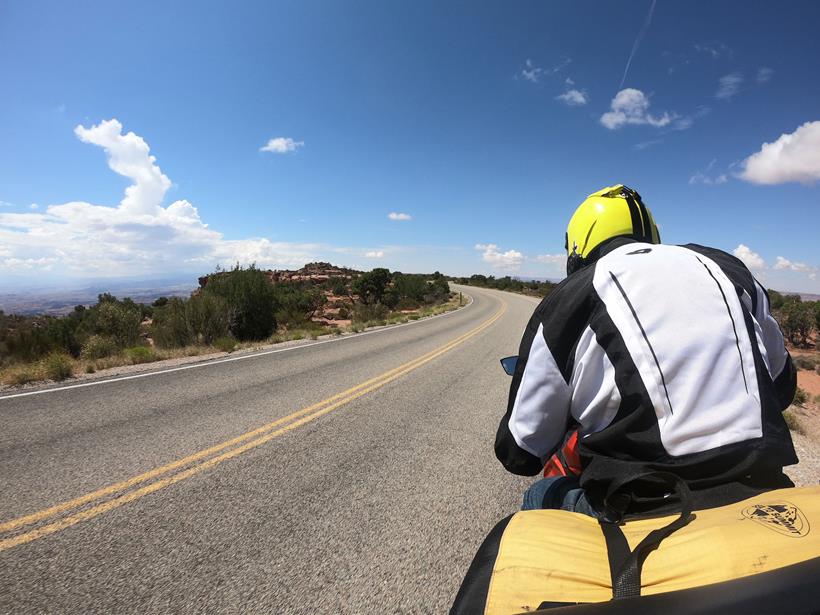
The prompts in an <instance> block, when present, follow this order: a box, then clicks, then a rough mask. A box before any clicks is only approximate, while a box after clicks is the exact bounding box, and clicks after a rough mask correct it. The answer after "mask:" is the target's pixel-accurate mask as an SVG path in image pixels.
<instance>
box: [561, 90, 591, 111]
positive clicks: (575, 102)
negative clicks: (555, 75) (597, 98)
mask: <svg viewBox="0 0 820 615" xmlns="http://www.w3.org/2000/svg"><path fill="white" fill-rule="evenodd" d="M555 100H560V101H561V102H563V103H566V104H567V105H569V106H570V107H576V106H579V105H585V104H587V103H588V102H589V98H587V94H586V92H582V91H581V90H576V89H571V90H567V91H566V92H564V93H563V94H559V95H558V96H556V97H555Z"/></svg>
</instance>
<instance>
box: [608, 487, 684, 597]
mask: <svg viewBox="0 0 820 615" xmlns="http://www.w3.org/2000/svg"><path fill="white" fill-rule="evenodd" d="M647 475H651V476H652V477H653V478H654V477H657V478H660V479H662V480H664V481H667V482H670V483H672V486H673V489H674V492H675V493H676V494H677V496H678V498H679V499H680V503H681V512H680V516H678V518H676V519H675V520H674V521H672V522H671V523H669V524H668V525H665V526H664V527H662V528H658V529H656V530H652V531H651V532H649V534H647V536H646V537H645V538H644V539H643V540H642V541H641V542H640V543H638V545H637V546H636V547H635V549H634V550H632V551H630V549H629V544H628V542H627V540H626V536H624V533H623V530H621V527H620V523H619V522H613V521H610V520H606V519H603V518H602V519H599V523H600V526H601V531H602V532H603V534H604V540H605V541H606V547H607V557H608V558H609V571H610V575H611V577H612V598H613V599H614V600H618V599H620V598H632V597H635V596H640V595H641V570H642V567H643V563H644V561H645V560H646V558H647V556H648V555H649V554H650V553H651V552H652V551H654V550H655V549H657V548H658V546H659V545H660V544H661V542H662V541H663V540H664V539H665V538H667V537H668V536H669V535H670V534H672V533H673V532H675V531H677V530H679V529H680V528H682V527H684V526H685V525H687V524H688V523H689V522H690V521H691V520H692V519H693V518H694V515H693V514H692V494H691V492H690V491H689V487H688V485H687V484H686V482H685V481H684V480H683V479H681V478H680V477H678V476H676V475H674V474H670V473H668V472H647V473H645V474H640V475H638V476H635V477H633V478H632V480H635V479H637V478H643V477H644V476H647ZM626 482H631V481H625V482H620V484H619V485H618V486H617V487H616V488H615V489H612V490H610V493H609V494H607V500H609V499H610V496H611V495H614V493H613V492H614V491H616V490H617V489H618V488H620V487H622V486H624V485H625V484H626ZM619 503H620V502H619ZM624 510H625V508H624ZM619 521H620V520H619Z"/></svg>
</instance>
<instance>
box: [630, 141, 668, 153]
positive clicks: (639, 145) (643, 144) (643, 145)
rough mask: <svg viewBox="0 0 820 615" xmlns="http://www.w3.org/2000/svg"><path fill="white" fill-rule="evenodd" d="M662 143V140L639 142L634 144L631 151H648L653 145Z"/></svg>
mask: <svg viewBox="0 0 820 615" xmlns="http://www.w3.org/2000/svg"><path fill="white" fill-rule="evenodd" d="M661 143H663V139H650V140H649V141H641V142H640V143H636V144H635V145H633V146H632V149H636V150H638V151H640V150H644V149H649V148H650V147H654V146H655V145H660V144H661Z"/></svg>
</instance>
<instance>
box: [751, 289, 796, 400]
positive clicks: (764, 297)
mask: <svg viewBox="0 0 820 615" xmlns="http://www.w3.org/2000/svg"><path fill="white" fill-rule="evenodd" d="M755 286H756V287H757V301H756V305H755V308H756V309H755V315H754V316H755V320H756V321H757V322H758V323H759V324H760V329H761V334H760V337H761V339H762V340H763V345H764V346H765V347H766V354H767V356H768V358H769V373H770V375H771V377H772V380H773V381H774V387H775V390H776V391H777V397H778V399H779V400H780V406H781V409H783V410H785V409H786V408H788V406H789V404H791V403H792V400H793V399H794V393H795V391H796V390H797V372H796V371H795V369H794V365H792V359H791V357H790V356H789V351H788V350H786V343H785V341H784V340H783V334H782V333H781V331H780V327H779V326H778V324H777V321H776V320H775V319H774V317H773V316H772V313H771V308H770V305H769V295H768V293H767V292H766V289H764V288H763V286H761V285H760V283H759V282H757V281H755Z"/></svg>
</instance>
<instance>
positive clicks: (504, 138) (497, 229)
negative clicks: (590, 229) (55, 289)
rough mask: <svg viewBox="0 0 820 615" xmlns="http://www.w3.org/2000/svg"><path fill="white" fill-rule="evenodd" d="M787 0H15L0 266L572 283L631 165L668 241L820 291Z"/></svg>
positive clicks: (799, 73) (816, 115) (805, 19)
mask: <svg viewBox="0 0 820 615" xmlns="http://www.w3.org/2000/svg"><path fill="white" fill-rule="evenodd" d="M786 6H787V7H788V8H785V7H784V6H783V5H777V4H774V3H766V2H748V1H742V2H740V1H738V2H728V1H727V2H720V3H692V2H674V3H673V2H667V1H664V0H658V1H657V2H656V3H653V2H652V1H651V0H640V1H638V0H634V1H628V2H618V3H615V2H611V3H598V2H578V1H573V2H569V1H566V2H516V3H492V4H490V3H478V2H459V3H442V2H432V1H429V2H427V1H424V2H422V1H414V2H383V1H381V2H379V1H375V0H374V1H372V2H336V1H333V2H331V1H327V2H311V1H298V2H242V3H214V2H188V3H186V2H172V3H171V2H130V3H117V4H111V3H102V2H78V3H60V2H22V1H19V2H5V3H3V4H2V5H0V41H2V42H1V43H0V83H2V84H3V92H4V94H3V96H0V286H2V287H6V288H8V287H12V288H24V287H25V286H26V285H29V284H32V283H34V282H37V284H38V285H42V282H44V281H51V280H53V281H57V280H59V281H63V282H64V281H66V280H78V281H82V280H88V279H95V280H96V279H104V278H126V277H130V278H140V277H142V278H158V277H174V276H175V277H182V278H185V277H191V278H193V276H195V275H200V274H203V273H206V272H207V271H210V270H211V269H212V268H213V267H214V266H215V265H216V264H217V263H220V264H222V265H229V264H230V263H232V262H235V261H237V260H238V261H241V262H250V261H256V262H257V263H258V264H259V265H261V266H264V267H272V268H277V267H278V268H283V267H295V266H299V265H301V264H302V263H304V262H305V261H307V260H315V259H321V260H329V261H332V262H334V263H338V264H344V265H348V266H355V267H361V268H371V267H374V266H386V267H389V268H391V269H399V270H402V271H432V270H436V269H438V270H440V271H443V272H445V273H451V274H455V275H463V274H470V273H492V274H495V275H505V274H513V275H535V276H544V277H550V278H553V279H560V278H561V277H563V268H564V262H563V256H562V249H563V235H564V229H565V227H566V223H567V220H568V219H569V216H570V215H571V213H572V211H573V210H574V208H575V207H576V206H577V204H578V203H580V202H581V201H582V200H583V199H584V197H585V196H586V195H587V194H589V193H591V192H593V191H595V190H597V189H599V188H601V187H603V186H607V185H612V184H615V183H625V184H627V185H630V186H632V187H634V188H636V189H637V190H639V191H640V192H641V194H642V195H643V197H644V200H645V201H646V202H647V204H648V205H649V206H650V208H651V209H652V210H653V213H654V214H655V217H656V219H657V220H658V222H659V223H660V226H661V236H662V238H663V240H664V242H666V243H686V242H696V243H703V244H707V245H712V246H715V247H718V248H722V249H724V250H727V251H730V252H732V251H734V252H735V253H736V254H738V255H739V256H741V257H742V258H744V260H745V261H746V262H747V263H748V264H749V265H750V266H751V267H752V268H753V270H754V272H755V274H756V275H757V276H758V278H760V279H761V280H762V281H764V283H766V284H767V285H768V286H769V287H772V288H777V289H781V290H791V291H804V292H820V281H819V280H817V276H816V274H817V269H818V267H819V266H820V247H818V245H819V244H818V241H817V232H818V222H820V207H819V206H820V197H818V194H820V193H819V192H818V190H820V187H818V180H820V79H817V75H818V74H820V41H818V37H817V36H816V24H817V23H820V4H818V3H816V2H808V1H806V2H791V3H789V4H788V5H786ZM630 56H631V60H630ZM627 64H628V71H625V69H626V68H627ZM625 72H626V74H625ZM132 133H133V134H132ZM764 144H771V145H768V146H765V147H764ZM149 148H150V152H149V151H148V150H149ZM152 157H153V158H152ZM129 186H132V187H131V188H129ZM127 189H128V190H129V192H126V190H127ZM390 214H404V215H394V216H393V218H399V219H391V217H390ZM401 218H409V219H401Z"/></svg>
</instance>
